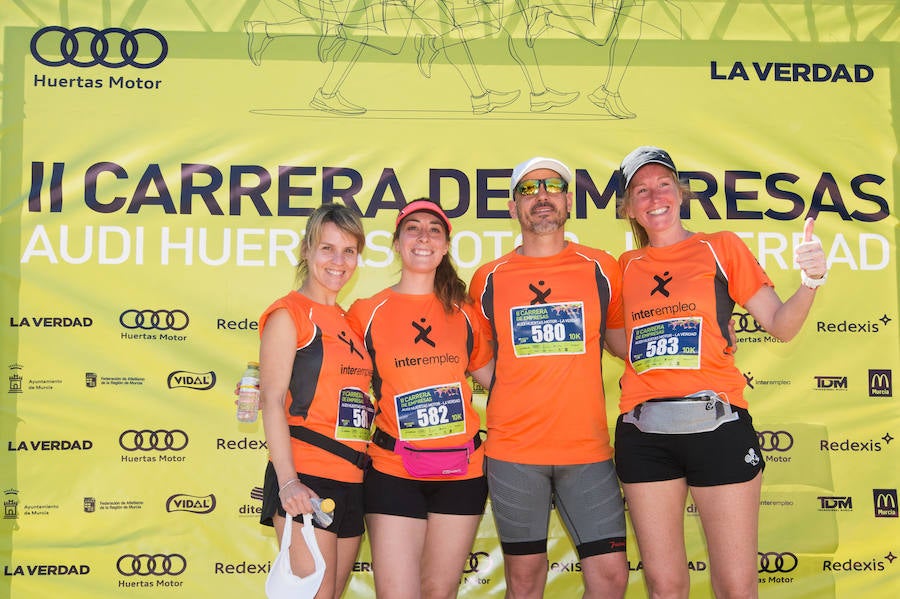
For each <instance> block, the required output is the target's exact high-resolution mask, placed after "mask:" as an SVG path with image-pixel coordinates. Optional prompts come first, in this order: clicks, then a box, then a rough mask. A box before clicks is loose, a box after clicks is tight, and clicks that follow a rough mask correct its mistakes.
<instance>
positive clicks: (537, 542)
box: [486, 458, 625, 559]
mask: <svg viewBox="0 0 900 599" xmlns="http://www.w3.org/2000/svg"><path fill="white" fill-rule="evenodd" d="M486 469H487V479H488V488H489V490H490V498H491V508H492V510H493V512H494V524H495V526H496V527H497V533H498V535H499V536H500V543H501V545H502V547H503V553H505V554H507V555H532V554H537V553H546V552H547V529H548V526H549V524H550V509H551V504H552V505H555V506H556V510H557V512H558V513H559V516H560V518H561V519H562V521H563V524H564V525H565V527H566V529H567V530H568V531H569V535H570V536H571V537H572V541H573V543H574V544H575V549H576V550H577V551H578V557H579V558H581V559H584V558H586V557H590V556H592V555H600V554H603V553H614V552H617V551H625V506H624V503H623V501H622V493H621V491H620V490H619V481H618V479H617V478H616V472H615V468H614V466H613V462H612V460H607V461H605V462H595V463H592V464H575V465H572V466H535V465H530V464H515V463H512V462H504V461H501V460H495V459H492V458H486Z"/></svg>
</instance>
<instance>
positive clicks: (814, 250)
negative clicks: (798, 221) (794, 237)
mask: <svg viewBox="0 0 900 599" xmlns="http://www.w3.org/2000/svg"><path fill="white" fill-rule="evenodd" d="M815 224H816V221H815V219H813V218H808V219H806V222H805V223H804V224H803V243H801V244H800V245H798V246H797V248H796V249H795V250H794V261H795V262H796V263H797V265H798V266H799V267H800V279H801V281H802V283H803V284H804V285H805V286H807V287H810V288H812V289H815V288H816V287H818V286H819V285H822V284H823V283H825V277H826V275H827V274H828V265H827V264H826V261H825V251H824V250H823V249H822V242H821V241H819V240H818V239H813V228H814V226H815Z"/></svg>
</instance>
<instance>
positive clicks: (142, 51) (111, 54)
mask: <svg viewBox="0 0 900 599" xmlns="http://www.w3.org/2000/svg"><path fill="white" fill-rule="evenodd" d="M168 54H169V44H168V42H167V41H166V38H165V37H163V35H162V34H161V33H160V32H158V31H156V30H153V29H148V28H146V27H142V28H140V29H133V30H130V31H129V30H128V29H122V28H121V27H108V28H106V29H94V28H93V27H75V28H74V29H68V28H66V27H60V26H59V25H51V26H49V27H43V28H41V29H38V30H37V32H36V33H35V34H34V35H33V36H32V37H31V56H32V57H33V58H34V59H35V60H36V61H38V62H39V63H41V64H42V65H44V66H48V67H61V66H66V65H71V66H73V67H95V66H102V67H107V68H110V69H119V68H122V67H128V66H130V67H134V68H136V69H152V68H153V67H156V66H159V65H160V64H162V62H163V61H164V60H165V59H166V56H167V55H168Z"/></svg>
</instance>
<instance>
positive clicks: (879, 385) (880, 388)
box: [869, 369, 894, 397]
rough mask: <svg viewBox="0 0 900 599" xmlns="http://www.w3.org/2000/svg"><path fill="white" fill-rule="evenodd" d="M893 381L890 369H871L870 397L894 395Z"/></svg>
mask: <svg viewBox="0 0 900 599" xmlns="http://www.w3.org/2000/svg"><path fill="white" fill-rule="evenodd" d="M892 383H893V381H892V377H891V371H890V370H872V369H869V397H893V394H894V390H893V384H892Z"/></svg>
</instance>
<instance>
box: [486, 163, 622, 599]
mask: <svg viewBox="0 0 900 599" xmlns="http://www.w3.org/2000/svg"><path fill="white" fill-rule="evenodd" d="M572 179H573V177H572V172H571V171H570V170H569V168H568V167H567V166H566V165H564V164H563V163H561V162H560V161H558V160H555V159H552V158H542V157H536V158H532V159H530V160H527V161H525V162H523V163H521V164H519V165H518V166H516V167H515V169H513V174H512V179H511V186H510V187H511V193H512V199H511V200H510V201H509V212H510V215H511V216H512V217H513V218H515V219H517V220H518V222H519V225H520V227H521V230H522V245H521V246H519V247H517V248H516V249H515V250H513V251H512V252H510V253H509V254H506V255H505V256H502V257H500V258H498V259H497V260H494V261H493V262H489V263H488V264H485V265H483V266H482V267H481V268H479V269H478V270H477V271H476V273H475V276H474V277H473V279H472V284H471V285H470V289H469V293H470V295H471V296H472V298H473V300H474V301H475V304H476V306H477V307H478V312H479V313H480V316H481V317H482V318H483V319H484V320H485V321H486V322H485V325H486V326H487V327H489V330H490V331H491V332H492V334H493V342H494V348H495V359H496V369H495V374H494V380H493V382H492V384H491V388H490V394H489V399H488V404H487V427H488V437H487V443H486V450H485V452H486V455H487V460H486V470H487V476H488V486H489V489H490V497H491V505H492V509H493V513H494V519H495V523H496V526H497V532H498V534H499V536H500V541H501V545H502V547H503V554H504V567H505V574H506V585H507V589H508V591H507V595H508V596H515V597H517V598H519V597H541V596H543V590H544V585H545V583H546V579H547V527H548V520H549V515H550V509H551V505H555V506H556V508H557V511H558V513H559V515H560V517H561V518H562V520H563V523H564V524H565V526H566V528H567V529H568V531H569V533H570V536H571V537H572V539H573V540H574V543H575V548H576V550H577V552H578V556H579V558H580V560H581V572H582V575H583V577H584V588H585V590H584V596H585V597H622V596H623V595H624V593H625V587H626V585H627V582H628V568H627V562H626V559H625V516H624V507H623V502H622V496H621V493H620V490H619V483H618V479H617V478H616V475H615V469H614V466H613V461H612V448H611V447H610V439H609V429H608V426H607V422H606V404H605V398H604V394H603V376H602V372H601V357H602V352H603V346H604V343H607V344H609V345H610V347H611V348H613V349H615V350H616V351H615V353H617V354H619V355H621V353H622V352H623V351H624V339H625V337H624V329H623V327H624V321H623V317H622V304H621V286H622V280H621V279H622V277H621V273H620V271H619V267H618V264H617V263H616V260H615V259H614V258H613V257H612V256H611V255H610V254H608V253H607V252H604V251H601V250H597V249H593V248H589V247H586V246H583V245H580V244H577V243H574V242H570V241H567V240H566V238H565V224H566V220H567V219H568V214H569V211H570V209H571V207H572V195H571V193H570V192H568V186H569V184H570V183H571V182H572Z"/></svg>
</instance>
